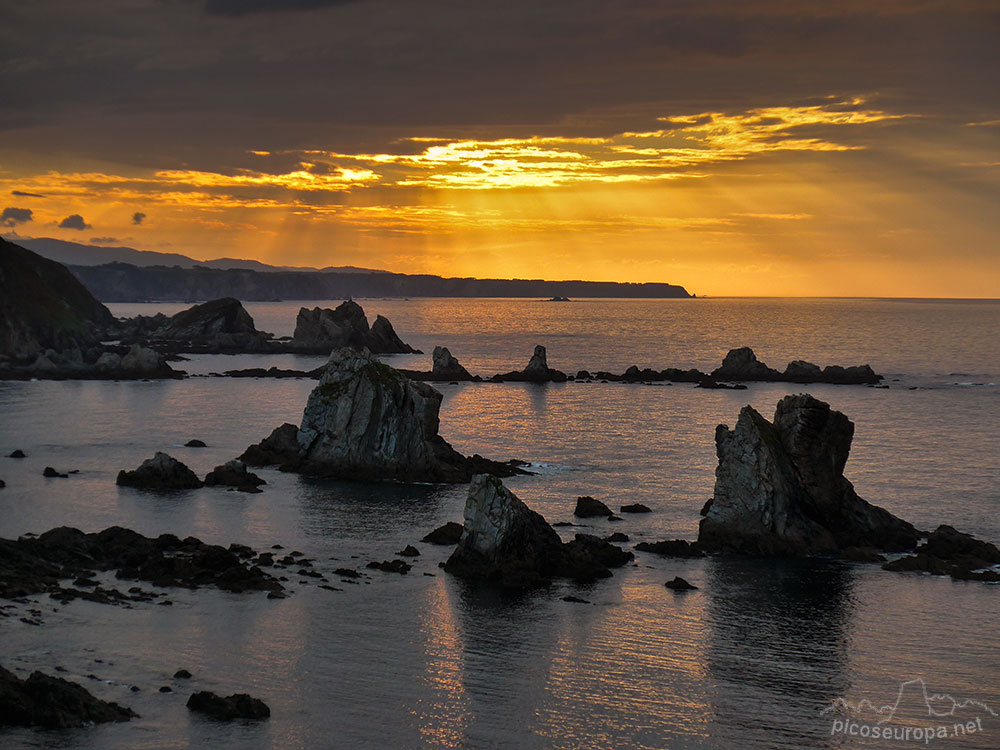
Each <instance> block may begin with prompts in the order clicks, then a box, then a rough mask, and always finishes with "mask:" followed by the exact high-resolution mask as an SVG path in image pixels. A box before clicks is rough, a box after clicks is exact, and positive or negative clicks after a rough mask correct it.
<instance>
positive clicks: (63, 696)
mask: <svg viewBox="0 0 1000 750" xmlns="http://www.w3.org/2000/svg"><path fill="white" fill-rule="evenodd" d="M138 715H139V714H137V713H135V712H134V711H133V710H131V709H130V708H125V707H124V706H119V705H118V704H117V703H110V702H108V701H102V700H99V699H98V698H95V697H94V696H93V695H91V694H90V692H89V691H88V690H87V689H86V688H84V687H82V686H80V685H77V684H76V683H73V682H69V681H68V680H64V679H62V678H60V677H50V676H49V675H47V674H43V673H42V672H32V673H31V675H30V676H29V677H28V678H27V679H25V680H21V679H18V677H17V675H15V674H13V673H12V672H8V671H7V670H6V669H4V668H3V667H0V727H12V726H13V727H45V728H47V729H69V728H72V727H83V726H88V725H90V724H103V723H106V722H111V721H128V720H129V719H132V718H135V717H137V716H138Z"/></svg>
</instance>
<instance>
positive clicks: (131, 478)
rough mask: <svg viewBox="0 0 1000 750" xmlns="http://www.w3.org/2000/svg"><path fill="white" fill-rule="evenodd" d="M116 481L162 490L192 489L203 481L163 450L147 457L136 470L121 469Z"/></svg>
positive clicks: (128, 485) (127, 485)
mask: <svg viewBox="0 0 1000 750" xmlns="http://www.w3.org/2000/svg"><path fill="white" fill-rule="evenodd" d="M115 483H116V484H118V485H119V486H121V487H136V488H138V489H141V490H153V491H160V492H162V491H166V490H192V489H197V488H198V487H201V486H202V481H201V480H200V479H198V476H197V475H196V474H195V473H194V472H193V471H191V469H189V468H188V467H187V466H185V465H184V464H182V463H181V462H180V461H178V460H177V459H176V458H173V457H172V456H168V455H167V454H166V453H163V452H161V451H157V452H156V455H155V456H153V457H152V458H147V459H146V460H145V461H143V462H142V463H141V464H140V465H139V468H137V469H135V470H134V471H125V470H124V469H123V470H122V471H119V472H118V479H117V480H116V482H115Z"/></svg>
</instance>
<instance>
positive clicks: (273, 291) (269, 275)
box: [17, 238, 692, 302]
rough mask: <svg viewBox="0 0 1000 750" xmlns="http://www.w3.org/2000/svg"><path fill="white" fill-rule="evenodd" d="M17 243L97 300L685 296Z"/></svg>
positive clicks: (635, 287) (39, 241) (645, 286)
mask: <svg viewBox="0 0 1000 750" xmlns="http://www.w3.org/2000/svg"><path fill="white" fill-rule="evenodd" d="M17 242H18V244H20V245H22V246H23V247H26V248H28V249H30V250H32V251H33V252H36V253H38V254H39V255H41V256H43V257H45V258H48V259H50V260H54V261H56V262H58V263H62V264H64V265H66V267H67V268H69V270H70V271H71V272H72V273H73V274H74V275H75V276H76V277H77V278H78V279H79V280H80V281H81V282H82V283H83V284H84V286H86V287H87V289H89V290H90V292H91V293H92V294H93V295H94V296H95V297H97V299H99V300H101V301H102V302H167V301H171V302H174V301H180V302H200V301H205V300H212V299H219V298H222V297H235V298H236V299H239V300H243V301H247V302H251V301H276V300H289V299H295V300H331V299H350V298H352V297H527V298H530V297H541V298H562V297H566V298H580V297H624V298H646V299H660V298H688V297H691V296H692V295H690V294H688V292H687V290H685V289H684V287H682V286H677V285H675V284H664V283H620V282H614V281H546V280H543V279H475V278H449V277H442V276H435V275H431V274H413V275H411V274H402V273H392V272H390V271H381V270H373V269H365V268H357V267H355V266H341V267H336V266H330V267H327V268H320V269H316V268H299V267H289V266H270V265H267V264H266V263H261V262H260V261H256V260H242V259H233V258H218V259H216V260H210V261H199V260H195V259H194V258H190V257H188V256H186V255H181V254H180V253H160V252H153V251H147V250H136V249H134V248H130V247H105V246H97V245H84V244H81V243H79V242H69V241H66V240H57V239H52V238H35V239H18V240H17Z"/></svg>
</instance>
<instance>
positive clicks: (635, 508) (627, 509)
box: [618, 503, 653, 513]
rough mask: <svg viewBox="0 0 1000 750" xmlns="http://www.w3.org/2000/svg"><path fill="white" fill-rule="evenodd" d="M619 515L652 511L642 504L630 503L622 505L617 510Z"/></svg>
mask: <svg viewBox="0 0 1000 750" xmlns="http://www.w3.org/2000/svg"><path fill="white" fill-rule="evenodd" d="M618 510H619V512H620V513H652V512H653V511H652V509H651V508H650V507H649V506H648V505H643V504H642V503H632V504H631V505H623V506H621V507H620V508H619V509H618Z"/></svg>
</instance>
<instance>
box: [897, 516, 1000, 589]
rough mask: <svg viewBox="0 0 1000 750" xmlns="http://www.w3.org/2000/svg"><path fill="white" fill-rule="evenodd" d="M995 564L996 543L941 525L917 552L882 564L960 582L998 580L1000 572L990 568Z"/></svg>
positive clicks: (999, 560) (998, 560) (999, 554)
mask: <svg viewBox="0 0 1000 750" xmlns="http://www.w3.org/2000/svg"><path fill="white" fill-rule="evenodd" d="M994 565H1000V549H997V547H996V545H994V544H990V543H989V542H984V541H981V540H979V539H976V538H975V537H974V536H972V535H971V534H965V533H963V532H961V531H957V530H956V529H954V528H953V527H951V526H939V527H938V528H937V529H935V530H934V531H933V532H932V533H931V534H929V535H928V537H927V541H926V542H924V543H923V544H921V545H920V546H919V547H917V549H916V554H915V555H912V556H909V557H901V558H899V559H897V560H893V561H892V562H887V563H886V564H885V565H883V566H882V567H883V568H885V569H886V570H894V571H898V572H908V571H912V572H924V573H931V574H933V575H949V576H951V577H952V578H954V579H956V580H960V581H988V582H998V581H1000V572H998V571H996V570H990V569H988V568H990V567H991V566H994ZM984 569H985V570H984Z"/></svg>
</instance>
